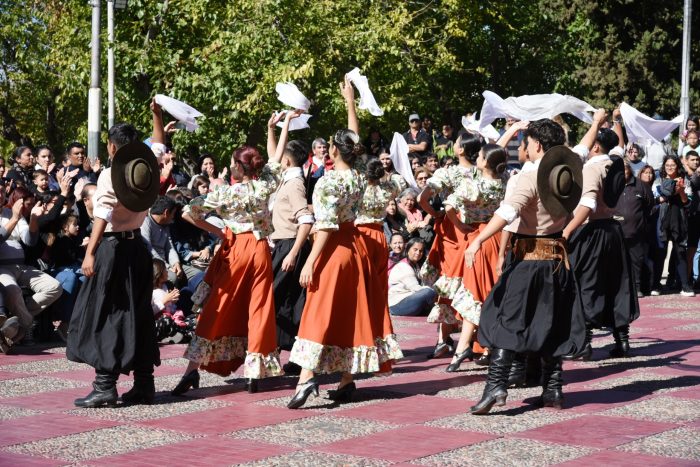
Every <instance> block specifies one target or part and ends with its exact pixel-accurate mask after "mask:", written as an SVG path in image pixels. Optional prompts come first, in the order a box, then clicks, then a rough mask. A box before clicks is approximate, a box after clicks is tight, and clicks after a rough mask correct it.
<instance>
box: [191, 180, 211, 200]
mask: <svg viewBox="0 0 700 467" xmlns="http://www.w3.org/2000/svg"><path fill="white" fill-rule="evenodd" d="M191 190H192V196H194V197H197V196H206V195H207V193H209V177H205V176H204V175H196V176H194V177H193V178H192V186H191Z"/></svg>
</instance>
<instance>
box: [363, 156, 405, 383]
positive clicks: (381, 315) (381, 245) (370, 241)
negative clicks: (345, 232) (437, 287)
mask: <svg viewBox="0 0 700 467" xmlns="http://www.w3.org/2000/svg"><path fill="white" fill-rule="evenodd" d="M385 170H386V167H385V166H384V163H383V162H381V161H380V160H376V159H374V160H371V161H369V162H368V163H367V170H366V172H365V179H366V183H367V184H366V188H365V190H364V192H363V194H362V201H361V203H360V209H359V212H358V213H357V218H356V219H355V225H356V226H357V229H358V230H359V232H360V234H361V235H363V236H364V240H365V244H366V245H367V251H368V253H369V259H370V266H371V268H372V269H371V270H370V272H369V277H370V278H372V280H371V281H370V282H369V286H370V290H368V293H369V295H368V297H367V298H368V301H369V307H370V316H371V317H372V318H373V323H372V327H373V329H376V330H377V331H379V330H380V331H381V334H379V335H380V336H381V337H384V336H393V334H394V328H393V326H392V324H391V318H390V316H389V304H388V302H387V296H388V282H387V281H388V280H389V270H388V265H389V251H388V249H387V243H386V237H385V236H384V229H383V226H382V224H383V219H382V214H383V213H384V212H386V207H387V205H388V204H389V201H390V200H392V199H396V196H398V194H399V192H400V191H401V188H402V187H401V185H400V184H399V183H398V181H397V180H396V179H394V178H390V179H389V180H385V179H384V176H385ZM380 326H381V327H380ZM396 349H398V344H396ZM394 357H395V358H400V356H399V355H395V356H394ZM389 371H391V361H389V360H387V361H386V362H384V364H383V365H382V366H381V368H380V372H383V373H386V372H389Z"/></svg>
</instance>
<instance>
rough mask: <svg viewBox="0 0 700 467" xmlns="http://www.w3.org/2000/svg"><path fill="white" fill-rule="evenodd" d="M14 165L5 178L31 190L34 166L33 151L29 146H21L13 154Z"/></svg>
mask: <svg viewBox="0 0 700 467" xmlns="http://www.w3.org/2000/svg"><path fill="white" fill-rule="evenodd" d="M12 158H13V165H12V169H10V170H9V171H8V172H7V174H6V175H5V178H6V179H7V180H14V181H15V183H16V184H18V185H21V186H24V187H26V188H31V186H32V173H33V172H34V164H33V163H32V150H31V149H29V147H27V146H20V147H18V148H17V149H15V151H14V152H13V153H12Z"/></svg>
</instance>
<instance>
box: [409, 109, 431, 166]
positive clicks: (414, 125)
mask: <svg viewBox="0 0 700 467" xmlns="http://www.w3.org/2000/svg"><path fill="white" fill-rule="evenodd" d="M408 124H409V125H410V128H409V130H408V131H407V132H406V133H404V134H403V138H404V139H405V140H406V143H407V144H408V156H409V157H410V156H411V154H415V155H417V156H418V157H420V158H421V160H423V159H424V158H425V157H426V156H427V155H428V152H430V147H431V144H432V139H431V138H430V135H428V133H426V132H425V130H424V129H422V128H421V121H420V116H419V115H418V114H411V115H410V116H409V117H408Z"/></svg>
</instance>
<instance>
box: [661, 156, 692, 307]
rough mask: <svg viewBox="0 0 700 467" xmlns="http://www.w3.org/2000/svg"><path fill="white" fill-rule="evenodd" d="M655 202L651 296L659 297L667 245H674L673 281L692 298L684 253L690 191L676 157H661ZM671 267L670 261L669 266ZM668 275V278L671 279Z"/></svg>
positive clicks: (684, 293)
mask: <svg viewBox="0 0 700 467" xmlns="http://www.w3.org/2000/svg"><path fill="white" fill-rule="evenodd" d="M652 192H653V193H654V198H655V199H656V202H657V203H658V204H659V220H658V228H657V232H658V243H657V248H656V255H655V256H654V288H653V290H652V291H651V295H659V288H660V282H661V274H662V270H663V263H664V259H665V258H666V251H667V249H668V242H669V241H671V242H672V243H673V254H674V256H675V258H672V260H675V267H676V278H677V279H678V280H679V281H680V283H681V295H683V296H684V297H694V296H695V293H694V292H693V288H692V286H691V285H690V283H689V280H688V266H687V261H686V249H687V247H688V244H687V242H688V219H687V215H686V209H685V208H686V207H687V206H688V205H689V204H690V201H691V197H692V195H693V190H692V188H691V187H690V184H689V183H686V179H685V170H684V169H683V164H681V161H680V159H679V158H678V157H677V156H671V155H669V156H666V157H664V160H663V163H662V164H661V169H660V170H659V179H658V180H656V181H655V182H654V185H653V186H652ZM670 263H671V264H672V263H673V261H671V262H670ZM670 275H671V274H670V271H669V276H670Z"/></svg>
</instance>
